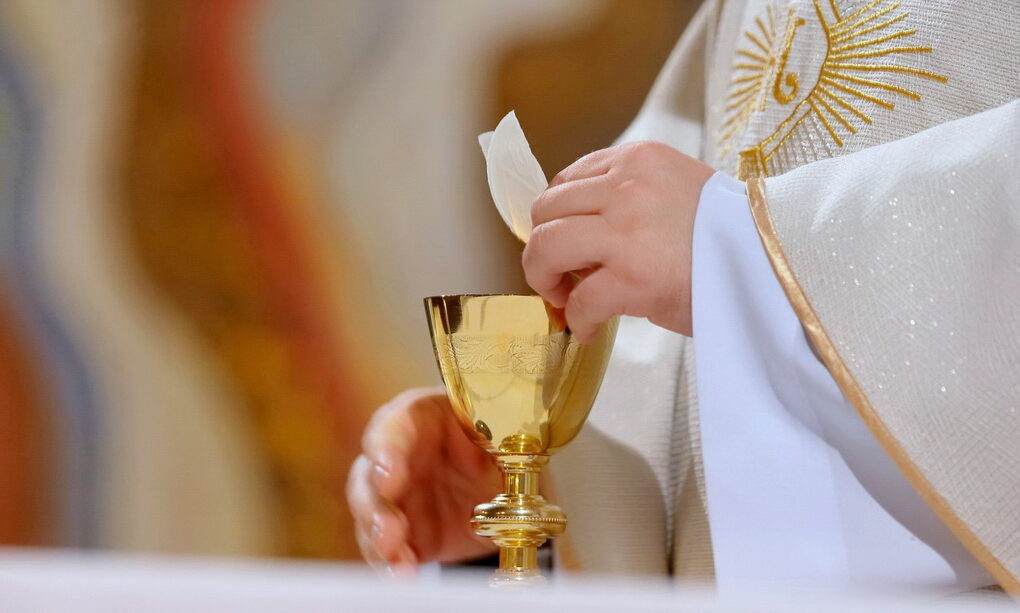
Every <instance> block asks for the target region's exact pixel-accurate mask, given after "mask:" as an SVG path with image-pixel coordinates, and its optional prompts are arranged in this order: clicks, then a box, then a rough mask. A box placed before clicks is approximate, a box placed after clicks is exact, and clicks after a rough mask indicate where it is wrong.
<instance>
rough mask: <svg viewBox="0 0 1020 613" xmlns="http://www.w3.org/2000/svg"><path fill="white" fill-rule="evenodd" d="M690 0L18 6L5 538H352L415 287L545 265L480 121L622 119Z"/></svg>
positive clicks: (535, 138) (11, 8) (208, 548)
mask: <svg viewBox="0 0 1020 613" xmlns="http://www.w3.org/2000/svg"><path fill="white" fill-rule="evenodd" d="M696 4H697V2H696V1H695V0H3V2H0V544H14V545H39V546H61V547H85V548H110V549H120V550H135V551H151V552H187V553H199V554H228V555H273V556H293V557H317V558H339V559H353V558H356V557H357V550H356V546H355V544H354V541H353V535H352V531H351V525H350V519H349V516H348V513H347V509H346V505H345V503H344V498H343V486H344V479H345V476H346V472H347V468H348V466H349V464H350V462H351V461H352V460H353V458H354V457H355V455H356V454H357V451H358V447H359V439H360V436H361V430H362V428H363V426H364V424H365V423H366V421H367V419H368V417H369V415H370V414H371V412H372V411H373V410H374V408H375V407H376V406H378V405H379V404H380V403H382V402H384V401H385V400H386V399H387V398H389V397H390V396H392V395H393V394H395V393H397V392H399V391H400V390H402V389H404V388H405V387H408V386H412V385H422V384H433V383H435V382H437V381H438V377H437V374H436V370H435V364H434V362H433V358H432V355H431V348H430V346H429V341H428V335H427V332H426V326H425V320H424V314H423V309H422V306H421V298H422V297H423V296H426V295H431V294H439V293H455V292H505V291H519V290H523V289H524V285H523V282H522V279H521V275H520V273H519V265H518V258H519V254H520V246H519V245H517V244H516V243H515V241H514V239H513V238H512V236H511V235H510V233H509V232H508V231H506V230H505V229H504V228H503V227H502V226H501V222H500V219H499V216H498V215H497V214H496V212H495V210H494V209H493V207H492V204H491V200H490V198H489V195H488V191H487V187H486V184H485V174H484V168H483V158H482V155H481V152H480V151H479V149H478V145H477V142H476V135H477V134H478V133H480V132H483V131H486V130H490V129H492V128H493V127H494V126H495V124H496V122H497V121H498V120H499V118H500V117H501V116H502V115H503V114H504V113H505V112H507V111H508V110H510V109H516V110H517V114H518V116H519V118H520V120H521V123H522V124H523V126H524V129H525V131H526V133H527V134H528V136H529V139H530V140H531V143H532V147H533V149H534V151H535V153H536V155H537V156H538V158H539V160H540V161H541V163H542V165H543V167H544V168H545V170H546V172H547V174H548V175H549V176H552V175H553V174H555V173H556V172H557V171H559V170H560V169H561V168H563V167H564V166H566V165H568V164H569V163H571V162H572V161H574V159H576V158H577V157H579V156H581V155H583V154H585V153H587V152H589V151H592V150H595V149H598V148H601V147H605V146H607V145H609V144H610V143H611V142H612V140H613V139H614V138H615V137H616V136H617V135H618V134H619V133H620V132H621V131H622V130H623V128H624V127H625V126H626V124H627V123H628V122H629V120H630V118H631V117H632V116H633V115H634V113H635V112H636V111H637V109H638V107H639V105H640V103H641V101H642V99H643V97H644V95H645V93H646V92H647V90H648V88H649V86H650V85H651V83H652V80H653V78H654V76H655V74H656V72H657V71H658V69H659V67H660V66H661V64H662V62H663V60H664V59H665V57H666V55H667V54H668V53H669V50H670V49H671V48H672V46H673V44H674V43H675V41H676V39H677V37H678V36H679V34H680V32H681V30H682V29H683V27H684V25H685V24H686V22H687V20H688V19H689V17H690V16H691V14H692V13H693V11H694V9H695V8H696Z"/></svg>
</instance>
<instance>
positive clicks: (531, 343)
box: [425, 295, 617, 585]
mask: <svg viewBox="0 0 1020 613" xmlns="http://www.w3.org/2000/svg"><path fill="white" fill-rule="evenodd" d="M425 310H426V311H427V314H428V320H429V330H430V332H431V334H432V345H433V347H434V348H435V352H436V361H437V362H438V363H439V370H440V373H441V374H442V377H443V382H444V383H445V384H446V389H447V391H448V393H449V396H450V404H451V405H452V406H453V410H454V412H455V413H456V415H457V418H458V420H459V421H460V423H461V426H462V427H463V429H464V432H465V433H467V435H468V436H469V437H471V439H472V440H473V441H474V442H475V443H476V444H477V445H479V446H480V447H482V448H483V449H485V450H486V451H488V452H489V453H491V454H493V455H494V456H495V458H496V461H497V463H498V464H499V467H500V470H501V471H502V473H503V493H501V494H500V495H499V496H497V497H496V498H495V499H493V500H492V501H490V502H487V503H484V504H480V505H478V506H477V507H475V511H474V516H473V517H472V518H471V525H472V527H473V528H474V529H475V532H476V533H478V534H480V535H482V536H487V537H489V538H491V539H492V540H493V541H494V542H495V543H496V544H497V545H499V547H500V566H499V570H498V571H497V574H496V577H495V578H494V580H493V583H494V584H498V585H516V584H521V583H531V582H535V581H536V580H538V581H540V580H541V575H540V574H539V573H538V570H537V568H536V551H537V549H538V547H539V546H540V545H541V544H542V543H544V542H545V541H546V539H548V538H552V537H556V536H559V535H560V534H562V533H563V531H564V529H565V528H566V523H567V520H566V516H565V515H564V514H563V511H561V510H560V509H559V508H558V507H556V506H555V505H552V504H550V503H549V502H547V501H546V500H545V498H543V497H542V496H541V495H540V494H539V493H538V476H539V472H540V471H541V470H542V467H543V466H544V465H545V464H546V462H548V460H549V456H550V455H551V454H553V453H555V452H556V451H558V450H559V449H561V448H562V447H563V446H564V445H566V444H567V443H569V442H570V441H571V440H572V439H573V438H574V437H575V436H576V435H577V433H578V432H579V431H580V430H581V426H582V425H583V424H584V420H585V419H586V418H587V417H588V412H589V411H590V410H591V405H592V402H593V401H594V400H595V394H596V393H597V392H598V389H599V385H600V384H601V383H602V375H603V374H604V373H605V370H606V364H607V363H608V361H609V354H610V352H611V351H612V347H613V340H614V339H615V337H616V326H617V321H616V320H615V319H614V320H612V321H610V322H608V323H606V324H605V325H603V326H602V328H601V329H600V330H599V333H598V335H597V336H596V337H595V339H594V340H592V341H591V342H590V343H588V344H585V345H582V344H581V343H578V342H577V341H576V340H574V339H573V337H572V336H571V334H570V330H569V329H567V328H566V327H565V323H564V321H563V318H562V316H561V315H560V314H559V313H557V312H556V311H553V310H551V308H549V307H548V306H547V305H546V303H545V302H544V301H543V300H542V299H541V298H540V297H538V296H513V295H491V296H468V295H460V296H434V297H431V298H426V299H425Z"/></svg>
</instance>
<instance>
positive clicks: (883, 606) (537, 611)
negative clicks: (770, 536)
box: [0, 548, 1016, 613]
mask: <svg viewBox="0 0 1020 613" xmlns="http://www.w3.org/2000/svg"><path fill="white" fill-rule="evenodd" d="M486 575H487V573H474V572H472V573H464V574H461V573H457V574H455V575H453V576H448V574H447V573H444V574H443V575H442V576H441V577H440V576H438V575H437V574H435V573H432V574H431V575H428V574H427V575H425V576H423V577H422V578H420V579H418V580H415V581H407V580H405V581H397V580H385V579H381V578H377V577H375V576H374V575H372V574H371V573H369V572H368V571H367V570H366V569H364V568H363V567H360V566H357V565H350V564H328V563H306V562H293V561H283V560H236V559H233V560H231V559H218V558H195V557H183V556H151V555H150V556H141V555H122V554H111V553H82V552H74V551H63V550H24V549H3V548H0V610H3V611H33V612H41V613H46V612H50V611H53V612H56V611H60V612H64V611H85V612H89V611H104V612H108V611H138V612H146V613H148V612H155V613H161V612H164V611H174V612H177V611H189V612H199V613H201V612H205V611H210V612H211V611H216V612H221V611H245V612H246V613H261V612H276V611H288V612H290V611H301V612H302V613H313V612H317V611H323V612H325V611H331V612H332V611H343V612H358V611H372V612H378V613H389V612H393V613H396V612H404V611H412V610H413V611H415V612H417V613H427V612H429V611H437V612H439V611H441V612H443V613H449V612H451V611H478V612H479V613H481V612H482V611H486V612H489V611H510V610H514V611H527V612H528V613H543V612H545V611H549V612H555V613H574V612H576V613H582V612H584V613H600V612H606V613H609V612H614V613H615V612H617V611H649V612H658V611H662V612H665V611H671V612H674V611H698V612H706V613H731V612H732V613H736V612H750V611H755V612H762V611H768V612H773V611H774V612H779V611H790V612H794V613H809V612H810V613H825V612H832V613H849V612H851V611H865V610H866V611H890V612H892V611H896V612H897V613H914V612H916V613H921V612H922V611H923V612H925V613H927V612H929V611H931V610H932V609H933V605H934V608H935V610H936V611H937V610H939V609H941V608H943V607H939V606H938V602H932V601H930V600H928V601H924V602H916V601H915V602H909V601H903V600H895V601H881V600H876V599H859V598H852V599H850V598H846V597H841V598H840V599H839V600H838V601H837V602H831V601H827V600H826V599H825V598H824V597H823V596H821V595H817V594H815V595H808V594H791V593H787V594H784V595H770V596H762V595H752V594H745V595H742V596H740V597H738V598H728V599H727V600H725V601H721V600H716V599H715V598H714V597H713V596H712V595H711V594H709V593H706V592H699V591H694V590H689V589H681V588H678V587H676V586H670V585H668V584H665V583H643V582H634V581H628V582H620V581H615V580H598V581H592V580H576V579H575V580H569V581H557V582H554V583H553V584H551V585H550V586H548V587H546V588H543V589H538V590H513V591H510V592H507V591H503V592H496V591H494V590H493V589H491V588H489V587H487V585H486ZM944 604H945V605H946V606H945V608H944V610H951V611H974V612H977V613H982V612H986V611H987V612H995V611H1015V610H1016V609H1015V605H1010V604H1009V603H1008V602H1007V603H999V602H994V601H992V602H982V601H975V602H973V603H968V604H964V603H961V602H959V601H956V602H950V601H946V602H945V603H944Z"/></svg>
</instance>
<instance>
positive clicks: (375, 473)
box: [372, 464, 390, 487]
mask: <svg viewBox="0 0 1020 613" xmlns="http://www.w3.org/2000/svg"><path fill="white" fill-rule="evenodd" d="M389 476H390V470H389V468H387V467H386V466H383V465H381V464H375V465H374V466H372V483H373V484H374V485H375V486H376V487H379V484H380V483H382V482H383V481H385V480H386V479H388V478H389Z"/></svg>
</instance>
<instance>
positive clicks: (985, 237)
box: [550, 0, 1020, 592]
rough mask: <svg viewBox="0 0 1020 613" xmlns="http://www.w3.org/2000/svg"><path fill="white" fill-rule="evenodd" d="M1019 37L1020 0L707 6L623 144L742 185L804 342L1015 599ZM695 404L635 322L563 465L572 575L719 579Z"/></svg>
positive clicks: (659, 341) (686, 350) (757, 0)
mask: <svg viewBox="0 0 1020 613" xmlns="http://www.w3.org/2000/svg"><path fill="white" fill-rule="evenodd" d="M1018 30H1020V8H1018V6H1017V5H1016V3H1014V2H1009V3H998V2H991V1H989V0H978V1H967V2H961V1H950V0H941V1H924V0H901V1H900V2H892V1H887V0H831V1H830V0H817V1H815V0H790V1H787V2H778V1H772V2H769V1H765V0H746V1H741V0H727V1H725V2H713V1H710V2H708V3H707V4H706V5H705V6H704V7H703V8H702V10H701V11H700V12H699V14H698V15H697V16H696V18H695V20H694V21H693V22H692V24H691V26H690V27H689V30H688V32H687V33H685V35H684V36H683V37H682V38H681V41H680V42H679V43H678V46H677V49H676V50H675V51H674V53H673V55H672V56H671V58H670V60H669V62H668V63H667V65H666V67H665V69H664V70H663V74H662V76H661V77H660V79H659V81H658V82H657V84H656V86H655V88H654V89H653V91H652V93H651V95H650V97H649V100H648V102H647V103H646V105H645V107H644V109H643V110H642V111H641V113H640V114H639V116H638V118H637V120H636V121H635V123H634V125H633V126H632V128H631V129H630V130H629V131H628V132H627V134H625V135H624V137H623V138H624V139H625V140H637V139H654V140H659V141H662V142H665V143H667V144H670V145H672V146H674V147H676V148H677V149H679V150H681V151H684V152H686V153H689V154H691V155H694V156H696V157H699V158H700V159H702V160H704V161H706V162H707V163H709V164H711V165H713V166H714V167H715V168H717V169H719V170H722V171H724V172H726V173H729V174H733V175H740V176H741V178H746V179H749V181H748V195H749V196H750V202H751V214H752V215H753V219H754V222H755V227H756V230H757V231H758V233H759V237H760V240H761V243H762V245H763V247H764V250H765V252H766V254H767V257H768V259H769V261H770V263H771V265H772V267H773V268H774V270H775V276H776V278H777V279H778V281H779V283H780V284H781V286H782V288H783V290H784V292H785V293H786V295H787V297H788V299H789V302H790V305H791V307H792V308H793V310H794V311H795V312H796V314H797V316H798V318H799V321H800V323H801V324H802V326H803V329H804V330H805V331H806V333H807V336H808V338H809V339H810V342H811V346H812V347H813V349H814V350H815V351H816V352H817V354H818V356H819V358H820V359H821V360H822V361H823V362H824V364H825V366H826V367H827V369H828V372H829V373H831V375H832V377H833V379H834V381H835V382H836V384H838V385H839V388H840V390H841V391H842V392H843V394H844V395H845V397H846V398H847V400H848V401H849V402H850V403H851V404H852V405H853V407H854V408H855V409H856V410H857V412H858V413H859V415H860V417H861V418H862V420H863V422H864V423H865V424H866V425H867V427H868V428H869V430H870V432H871V434H872V435H873V436H874V437H875V439H876V440H877V441H878V442H879V443H880V444H881V446H882V447H883V449H884V450H885V452H886V453H887V454H888V455H889V457H891V459H892V460H893V461H894V462H895V465H896V466H897V467H898V468H899V470H901V471H902V473H903V474H904V475H905V477H906V478H907V479H908V480H909V482H910V483H911V485H912V486H913V487H915V488H916V489H917V491H918V492H919V493H920V495H921V496H922V498H923V499H924V500H925V502H926V503H927V504H928V505H929V507H930V508H931V509H932V510H933V511H934V512H935V513H936V514H937V516H938V517H939V518H940V520H941V521H942V522H943V523H944V524H945V525H946V526H948V528H949V529H951V530H952V533H953V534H954V535H955V537H956V538H957V539H958V540H959V542H961V543H962V544H963V545H964V546H965V547H966V548H967V550H968V551H969V552H970V553H971V554H972V555H973V556H974V557H975V558H976V559H977V560H978V561H980V563H981V564H982V565H983V566H984V567H985V568H986V569H987V570H988V572H989V573H990V574H991V575H992V576H993V577H994V578H995V580H996V581H997V582H999V583H1000V584H1001V585H1002V586H1003V587H1005V588H1006V589H1007V590H1010V591H1014V592H1015V591H1017V590H1018V587H1020V586H1018V583H1017V580H1016V577H1017V575H1018V574H1020V529H1018V526H1020V415H1018V405H1020V377H1018V376H1017V374H1016V372H1015V370H1016V365H1017V364H1018V363H1020V241H1018V240H1017V239H1018V237H1020V207H1018V206H1017V204H1016V202H1017V195H1016V194H1017V193H1018V190H1020V184H1018V181H1020V179H1018V177H1020V164H1018V161H1017V158H1016V156H1017V151H1018V150H1020V114H1018V113H1020V111H1018V107H1020V103H1017V102H1016V99H1017V98H1018V97H1020V79H1018V77H1017V74H1018V69H1020V41H1018V40H1017V38H1016V36H1015V33H1016V32H1017V31H1018ZM761 178H764V180H761ZM695 301H697V298H695ZM698 342H699V343H702V342H708V339H701V338H699V340H698ZM695 390H696V386H695V376H694V351H693V347H692V344H691V343H690V342H689V341H687V340H685V339H683V338H682V337H679V336H677V335H673V334H671V333H668V332H665V331H662V330H660V329H657V328H655V327H653V326H651V325H650V324H647V323H646V322H643V321H637V320H627V321H625V322H624V323H623V324H622V326H621V332H620V337H619V340H618V342H617V348H616V351H615V352H614V358H613V363H612V365H611V367H610V370H609V372H608V373H607V378H606V381H605V383H604V387H603V392H602V394H601V395H600V397H599V400H598V401H597V402H596V406H595V408H594V409H593V412H592V416H591V418H590V421H589V426H588V427H587V428H586V430H585V431H584V432H583V433H582V436H581V437H579V439H578V440H577V441H575V443H573V444H572V445H571V446H570V447H568V448H567V449H566V450H565V451H564V452H562V454H560V455H558V456H557V457H556V458H555V459H554V461H553V462H552V463H551V465H550V466H551V469H552V472H553V473H554V474H555V475H557V478H556V479H555V485H556V496H557V498H558V501H559V502H561V503H562V504H563V506H564V507H565V509H566V510H567V512H568V514H570V516H571V527H570V531H569V536H568V537H567V538H566V539H563V541H562V542H561V543H560V544H559V546H558V551H559V553H560V559H561V561H562V563H563V564H564V565H565V566H568V567H570V566H577V567H580V568H584V569H589V570H593V571H603V572H624V573H651V574H661V573H666V572H669V571H670V570H672V571H673V573H674V574H675V575H677V576H679V577H683V578H695V579H697V578H702V579H704V578H710V577H711V576H712V575H713V572H714V563H713V560H712V545H711V540H710V536H709V526H708V521H707V516H706V513H705V499H706V493H705V482H704V474H705V473H704V471H703V469H702V462H701V460H702V454H701V438H700V434H701V430H700V426H699V423H698V415H699V413H698V409H697V401H696V391H695ZM565 477H569V478H565ZM748 512H751V513H753V510H748Z"/></svg>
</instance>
